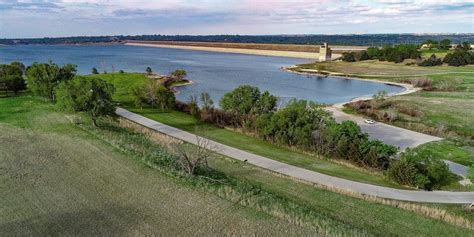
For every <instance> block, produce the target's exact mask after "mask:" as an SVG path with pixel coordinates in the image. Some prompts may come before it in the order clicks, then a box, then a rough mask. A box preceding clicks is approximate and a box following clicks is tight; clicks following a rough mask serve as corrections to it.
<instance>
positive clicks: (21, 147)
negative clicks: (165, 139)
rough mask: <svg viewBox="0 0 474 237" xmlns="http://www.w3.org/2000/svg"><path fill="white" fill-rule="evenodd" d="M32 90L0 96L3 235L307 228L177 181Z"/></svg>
mask: <svg viewBox="0 0 474 237" xmlns="http://www.w3.org/2000/svg"><path fill="white" fill-rule="evenodd" d="M69 119H72V117H69V118H68V116H65V115H64V114H62V113H59V112H56V111H55V109H54V108H53V107H52V106H51V105H48V104H45V103H43V102H42V101H40V100H38V99H33V98H30V97H21V98H0V131H1V132H0V141H1V142H0V213H1V214H0V236H17V235H23V236H25V235H28V236H30V235H31V236H38V235H42V236H44V235H82V236H90V235H109V236H110V235H151V234H157V233H159V234H161V235H176V234H180V235H209V234H215V235H232V234H235V235H251V234H257V235H274V234H282V233H287V234H299V235H309V234H310V233H312V231H314V229H312V228H310V227H304V226H296V225H294V224H290V223H289V222H287V221H284V220H281V219H277V218H275V217H271V216H269V215H267V214H265V213H262V212H257V211H254V210H252V209H250V208H245V207H242V206H240V205H236V204H234V203H232V202H230V201H227V200H224V199H222V198H219V197H217V196H214V195H212V194H208V193H204V192H202V191H199V190H194V189H193V188H190V187H186V186H184V185H180V184H179V182H177V181H176V180H173V179H171V178H169V177H167V176H165V175H163V174H161V173H160V172H157V171H156V170H153V169H150V168H148V167H146V166H144V165H142V164H141V163H139V162H137V161H136V160H133V159H130V158H129V157H127V156H126V155H124V154H122V153H121V152H119V151H118V150H117V149H115V148H114V147H113V146H111V145H109V144H108V143H106V142H105V141H103V140H101V139H98V138H96V137H95V136H93V135H91V134H90V133H88V132H87V131H84V130H82V129H80V128H78V127H77V126H75V125H74V124H72V123H71V121H70V120H69Z"/></svg>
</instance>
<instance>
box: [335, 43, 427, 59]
mask: <svg viewBox="0 0 474 237" xmlns="http://www.w3.org/2000/svg"><path fill="white" fill-rule="evenodd" d="M420 56H421V52H420V51H419V50H418V46H417V45H416V44H399V45H394V46H390V45H386V46H384V47H382V48H378V47H370V48H368V49H367V50H363V51H360V52H357V53H356V52H346V53H343V54H342V60H343V61H346V62H355V61H364V60H370V59H378V60H380V61H388V62H395V63H400V62H403V60H405V59H417V58H419V57H420Z"/></svg>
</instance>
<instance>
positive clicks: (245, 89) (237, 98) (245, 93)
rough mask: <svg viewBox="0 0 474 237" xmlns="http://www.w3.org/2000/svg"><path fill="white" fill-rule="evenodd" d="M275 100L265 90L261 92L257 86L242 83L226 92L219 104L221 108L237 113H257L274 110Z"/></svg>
mask: <svg viewBox="0 0 474 237" xmlns="http://www.w3.org/2000/svg"><path fill="white" fill-rule="evenodd" d="M276 101H277V98H276V97H275V96H273V95H271V94H270V93H268V92H267V91H266V92H264V93H263V94H261V93H260V90H259V89H258V88H257V87H253V86H249V85H243V86H239V87H237V88H236V89H234V90H233V91H231V92H228V93H226V94H225V95H224V96H223V97H222V99H221V100H220V103H219V104H220V106H221V108H222V109H223V110H226V111H230V112H234V113H236V114H238V115H250V114H255V115H259V114H261V113H266V112H269V111H272V110H274V108H275V106H276Z"/></svg>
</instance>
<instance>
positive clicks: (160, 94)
mask: <svg viewBox="0 0 474 237" xmlns="http://www.w3.org/2000/svg"><path fill="white" fill-rule="evenodd" d="M156 103H157V104H158V105H159V106H160V107H161V111H162V112H165V110H167V109H170V108H172V107H173V106H174V104H175V103H176V97H175V95H174V93H173V92H172V91H171V90H169V89H168V88H166V87H164V86H159V87H158V90H157V93H156Z"/></svg>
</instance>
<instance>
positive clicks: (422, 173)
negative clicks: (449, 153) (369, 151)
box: [387, 150, 450, 190]
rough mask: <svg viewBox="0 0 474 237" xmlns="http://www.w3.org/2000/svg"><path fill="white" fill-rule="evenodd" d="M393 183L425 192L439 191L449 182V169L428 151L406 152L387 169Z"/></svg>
mask: <svg viewBox="0 0 474 237" xmlns="http://www.w3.org/2000/svg"><path fill="white" fill-rule="evenodd" d="M387 173H388V176H389V178H390V179H392V180H393V181H395V182H397V183H400V184H403V185H410V186H414V187H418V188H421V189H426V190H433V189H439V188H440V187H441V186H443V185H445V184H446V183H447V182H448V181H449V176H450V173H449V167H448V165H447V164H446V163H444V162H443V161H441V160H439V159H437V158H435V156H434V154H431V153H430V151H428V150H423V151H414V150H407V151H406V152H404V153H402V155H401V158H400V160H399V161H394V162H392V164H391V165H390V167H389V169H388V172H387Z"/></svg>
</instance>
